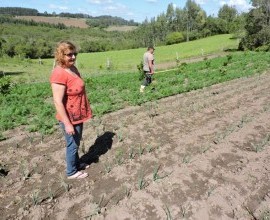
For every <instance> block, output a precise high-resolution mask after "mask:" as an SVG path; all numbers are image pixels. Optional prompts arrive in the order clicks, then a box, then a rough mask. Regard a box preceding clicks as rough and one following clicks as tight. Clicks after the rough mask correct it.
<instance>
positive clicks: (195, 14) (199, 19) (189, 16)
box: [184, 0, 206, 41]
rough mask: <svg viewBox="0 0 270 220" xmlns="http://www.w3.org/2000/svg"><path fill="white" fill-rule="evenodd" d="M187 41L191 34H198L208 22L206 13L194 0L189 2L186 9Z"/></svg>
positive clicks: (188, 0)
mask: <svg viewBox="0 0 270 220" xmlns="http://www.w3.org/2000/svg"><path fill="white" fill-rule="evenodd" d="M184 11H185V23H186V41H189V37H190V32H198V31H199V30H200V29H202V27H203V25H204V23H205V21H206V12H205V11H204V10H203V9H202V8H201V7H200V5H198V4H197V3H196V2H195V1H193V0H187V2H186V5H185V8H184Z"/></svg>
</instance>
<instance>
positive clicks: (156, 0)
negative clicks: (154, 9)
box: [146, 0, 158, 3]
mask: <svg viewBox="0 0 270 220" xmlns="http://www.w3.org/2000/svg"><path fill="white" fill-rule="evenodd" d="M146 2H149V3H157V2H158V0H146Z"/></svg>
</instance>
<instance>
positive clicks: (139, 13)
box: [0, 0, 250, 22]
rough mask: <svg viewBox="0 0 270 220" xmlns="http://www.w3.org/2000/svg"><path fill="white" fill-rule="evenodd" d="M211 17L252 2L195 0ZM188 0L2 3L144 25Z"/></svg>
mask: <svg viewBox="0 0 270 220" xmlns="http://www.w3.org/2000/svg"><path fill="white" fill-rule="evenodd" d="M195 1H196V2H197V3H198V4H200V5H201V7H202V8H203V9H204V10H205V11H206V12H207V14H208V15H212V14H214V15H216V14H217V12H218V9H219V8H220V7H221V6H222V5H223V4H228V5H232V6H235V7H236V8H237V9H238V10H239V11H247V10H248V9H249V7H250V5H249V3H248V2H249V0H195ZM185 2H186V0H126V1H124V0H58V1H53V0H0V7H27V8H35V9H37V10H38V11H39V12H44V11H47V12H49V13H52V12H56V13H60V12H71V13H86V14H89V15H92V16H99V15H112V16H119V17H123V18H125V19H128V20H130V19H133V20H135V21H138V22H141V21H143V20H144V19H145V18H146V17H147V18H152V17H155V16H157V15H158V14H160V13H162V12H164V11H166V9H167V6H168V4H169V3H173V4H174V5H175V6H178V7H181V8H183V7H184V5H185Z"/></svg>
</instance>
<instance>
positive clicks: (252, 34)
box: [239, 0, 270, 50]
mask: <svg viewBox="0 0 270 220" xmlns="http://www.w3.org/2000/svg"><path fill="white" fill-rule="evenodd" d="M252 5H253V7H254V8H253V9H251V10H250V12H249V13H248V14H247V20H246V25H245V30H246V33H247V34H246V36H245V37H244V38H243V39H242V40H241V42H240V44H239V49H242V50H244V49H251V50H254V49H256V48H259V47H263V48H265V50H269V49H270V31H269V28H270V2H269V1H268V0H253V1H252Z"/></svg>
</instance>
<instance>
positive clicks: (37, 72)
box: [0, 34, 238, 82]
mask: <svg viewBox="0 0 270 220" xmlns="http://www.w3.org/2000/svg"><path fill="white" fill-rule="evenodd" d="M237 45H238V42H237V40H234V39H231V35H229V34H225V35H217V36H212V37H208V38H204V39H200V40H196V41H190V42H185V43H180V44H175V45H171V46H161V47H158V46H157V47H156V51H155V59H156V63H157V64H160V63H167V62H174V61H175V60H176V52H178V54H179V58H180V59H184V58H189V57H194V56H201V49H203V50H204V53H205V54H211V53H216V52H222V51H223V50H224V49H228V48H231V49H232V48H237ZM145 51H146V49H145V48H140V49H133V50H121V51H109V52H101V53H82V54H79V55H78V58H77V66H78V68H79V70H80V72H81V73H82V75H84V76H92V75H93V74H94V75H96V74H100V73H119V72H133V71H137V64H139V63H140V62H141V60H142V55H143V53H144V52H145ZM107 59H110V61H111V63H112V69H111V70H110V71H107V64H106V63H107ZM0 62H1V68H0V71H4V72H7V73H8V74H9V75H12V76H13V77H14V79H16V80H17V81H20V82H32V81H43V82H45V81H47V80H48V78H49V75H50V73H51V70H52V67H53V59H43V60H42V62H43V65H39V63H38V60H29V59H28V60H27V59H26V60H22V59H19V58H13V59H11V58H7V57H5V58H0Z"/></svg>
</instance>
